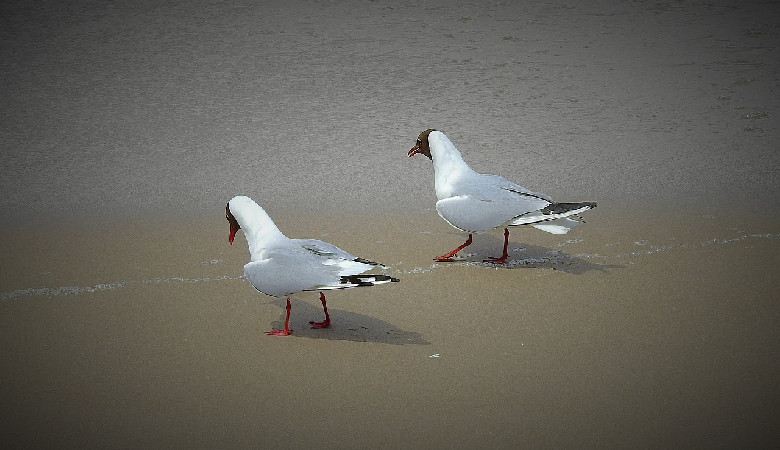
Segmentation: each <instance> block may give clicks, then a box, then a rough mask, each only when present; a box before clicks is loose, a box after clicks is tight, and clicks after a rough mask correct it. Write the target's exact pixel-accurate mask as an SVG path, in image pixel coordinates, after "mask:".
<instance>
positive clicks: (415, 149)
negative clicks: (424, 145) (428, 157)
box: [409, 143, 420, 158]
mask: <svg viewBox="0 0 780 450" xmlns="http://www.w3.org/2000/svg"><path fill="white" fill-rule="evenodd" d="M418 153H420V144H419V143H418V144H415V146H414V147H412V148H411V150H409V157H410V158H411V157H412V156H414V155H416V154H418Z"/></svg>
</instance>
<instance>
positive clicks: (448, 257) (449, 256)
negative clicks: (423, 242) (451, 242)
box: [433, 233, 471, 262]
mask: <svg viewBox="0 0 780 450" xmlns="http://www.w3.org/2000/svg"><path fill="white" fill-rule="evenodd" d="M469 245H471V233H469V238H468V239H467V240H466V242H464V243H463V245H461V246H460V247H458V248H456V249H455V250H453V251H451V252H449V253H445V254H443V255H441V256H437V257H435V258H433V260H434V261H438V262H445V261H452V257H453V256H455V254H456V253H458V252H459V251H461V250H463V249H464V248H466V247H468V246H469Z"/></svg>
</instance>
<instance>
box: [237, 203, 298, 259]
mask: <svg viewBox="0 0 780 450" xmlns="http://www.w3.org/2000/svg"><path fill="white" fill-rule="evenodd" d="M235 217H236V220H237V221H238V223H239V225H241V229H242V230H244V235H245V236H246V240H247V243H248V244H249V254H250V255H251V257H252V258H251V259H252V261H254V260H255V259H256V258H257V257H259V255H260V252H261V251H262V250H263V249H264V248H269V247H272V246H273V245H274V243H275V242H279V241H282V240H285V239H287V236H285V235H284V234H283V233H282V232H281V231H280V230H279V228H278V227H277V226H276V224H275V223H274V222H273V220H271V217H270V216H268V213H266V212H265V210H264V209H263V208H261V207H260V206H258V205H254V206H253V207H250V208H247V210H243V211H241V212H240V213H239V214H236V215H235Z"/></svg>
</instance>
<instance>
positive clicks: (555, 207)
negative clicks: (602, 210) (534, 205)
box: [542, 202, 596, 214]
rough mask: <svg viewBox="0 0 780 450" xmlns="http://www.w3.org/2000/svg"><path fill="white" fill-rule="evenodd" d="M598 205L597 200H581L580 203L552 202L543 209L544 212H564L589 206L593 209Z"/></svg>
mask: <svg viewBox="0 0 780 450" xmlns="http://www.w3.org/2000/svg"><path fill="white" fill-rule="evenodd" d="M595 207H596V202H579V203H551V204H549V205H547V207H546V208H544V209H543V210H542V213H543V214H564V213H567V212H569V211H573V210H575V209H581V208H588V209H593V208H595Z"/></svg>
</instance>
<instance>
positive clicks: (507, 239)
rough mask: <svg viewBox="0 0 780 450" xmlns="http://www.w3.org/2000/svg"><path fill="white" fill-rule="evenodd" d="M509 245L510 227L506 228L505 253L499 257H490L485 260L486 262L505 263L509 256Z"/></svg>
mask: <svg viewBox="0 0 780 450" xmlns="http://www.w3.org/2000/svg"><path fill="white" fill-rule="evenodd" d="M508 247H509V228H504V254H503V255H501V256H499V257H498V258H488V259H486V260H485V262H489V263H493V264H504V263H505V262H506V259H507V258H508V257H509V254H508V253H507V249H508Z"/></svg>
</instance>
